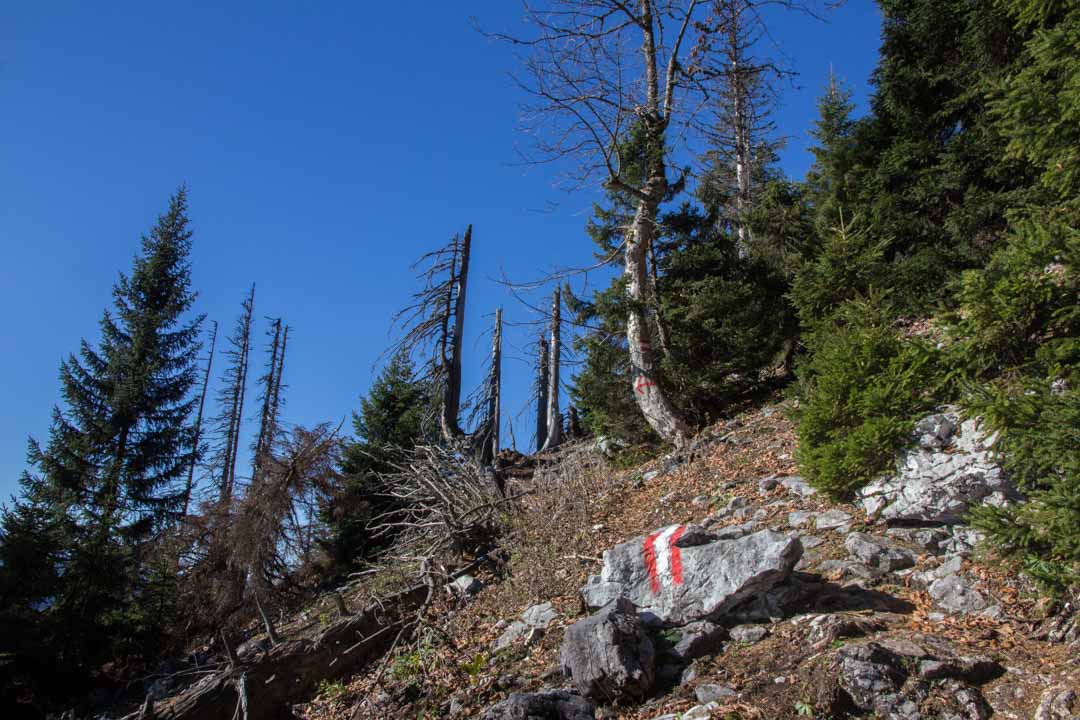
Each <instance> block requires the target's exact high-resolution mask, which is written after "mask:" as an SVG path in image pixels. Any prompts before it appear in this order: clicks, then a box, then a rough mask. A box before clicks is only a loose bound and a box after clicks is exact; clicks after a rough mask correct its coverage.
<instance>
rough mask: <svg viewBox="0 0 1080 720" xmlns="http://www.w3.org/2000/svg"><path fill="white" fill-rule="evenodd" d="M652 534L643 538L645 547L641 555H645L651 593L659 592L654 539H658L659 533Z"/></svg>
mask: <svg viewBox="0 0 1080 720" xmlns="http://www.w3.org/2000/svg"><path fill="white" fill-rule="evenodd" d="M661 532H663V530H661V531H660V532H654V533H653V534H652V535H649V536H648V537H646V538H645V545H644V546H643V547H642V553H643V554H644V555H645V569H646V570H647V571H648V573H649V585H651V586H652V591H653V593H654V594H655V593H658V592H660V578H659V577H658V576H657V574H656V538H658V537H660V533H661Z"/></svg>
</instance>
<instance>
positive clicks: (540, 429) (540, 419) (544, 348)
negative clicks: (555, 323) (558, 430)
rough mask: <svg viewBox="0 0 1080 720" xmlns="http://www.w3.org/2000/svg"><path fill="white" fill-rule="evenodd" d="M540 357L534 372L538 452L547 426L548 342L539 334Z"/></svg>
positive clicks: (545, 438) (545, 434)
mask: <svg viewBox="0 0 1080 720" xmlns="http://www.w3.org/2000/svg"><path fill="white" fill-rule="evenodd" d="M539 348H540V358H539V362H538V365H537V372H536V451H537V452H540V450H542V449H543V447H544V444H545V443H546V442H547V428H548V414H547V413H548V373H549V371H550V365H549V364H548V342H547V339H546V338H545V337H544V336H542V335H541V336H540V344H539Z"/></svg>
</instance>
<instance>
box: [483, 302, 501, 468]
mask: <svg viewBox="0 0 1080 720" xmlns="http://www.w3.org/2000/svg"><path fill="white" fill-rule="evenodd" d="M501 393H502V308H499V309H498V310H496V311H495V330H494V331H493V332H492V336H491V370H490V374H489V375H488V381H487V388H486V390H485V397H484V400H485V401H486V403H487V408H486V409H485V411H484V426H483V428H482V430H481V438H480V439H481V446H480V464H481V465H482V466H484V467H489V466H490V465H491V464H492V463H493V462H494V461H495V456H496V455H498V454H499V424H500V420H501V417H500V416H501V413H502V409H501V403H502V398H501Z"/></svg>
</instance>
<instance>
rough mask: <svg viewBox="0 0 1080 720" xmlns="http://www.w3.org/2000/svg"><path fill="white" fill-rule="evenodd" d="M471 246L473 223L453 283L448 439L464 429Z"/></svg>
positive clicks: (445, 410)
mask: <svg viewBox="0 0 1080 720" xmlns="http://www.w3.org/2000/svg"><path fill="white" fill-rule="evenodd" d="M471 248H472V225H469V227H468V228H466V229H465V236H464V237H463V238H462V240H461V252H460V254H459V255H458V258H457V263H456V265H457V267H456V273H455V274H456V277H455V279H454V282H453V287H454V317H453V320H454V327H453V330H452V331H451V333H450V357H449V364H448V367H447V368H446V383H445V385H444V386H443V401H442V418H441V419H442V422H441V425H442V433H443V437H444V438H445V439H446V440H447V441H451V440H455V439H458V438H460V437H461V436H462V435H463V433H462V431H461V425H460V423H459V421H458V415H459V413H460V411H461V351H462V345H463V344H464V336H465V296H466V291H467V290H468V285H469V252H470V250H471Z"/></svg>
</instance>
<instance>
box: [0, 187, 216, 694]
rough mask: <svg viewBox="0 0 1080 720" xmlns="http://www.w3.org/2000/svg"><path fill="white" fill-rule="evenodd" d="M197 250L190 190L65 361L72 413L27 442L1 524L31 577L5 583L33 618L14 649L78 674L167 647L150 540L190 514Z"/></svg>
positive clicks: (1, 543) (177, 198) (67, 406)
mask: <svg viewBox="0 0 1080 720" xmlns="http://www.w3.org/2000/svg"><path fill="white" fill-rule="evenodd" d="M190 251H191V231H190V229H189V227H188V218H187V193H186V191H185V189H183V188H181V189H180V190H179V191H177V193H176V194H175V195H174V196H173V197H172V198H171V200H170V202H169V208H168V210H167V211H166V212H165V213H164V214H163V215H161V216H160V217H159V218H158V221H157V224H156V225H155V226H154V227H153V229H152V230H151V231H150V233H149V234H148V235H145V236H143V238H142V247H141V252H140V253H139V254H138V255H137V256H136V257H135V260H134V263H133V267H132V271H131V273H130V274H121V275H120V277H119V279H118V281H117V282H116V284H115V285H114V287H113V292H112V296H113V307H112V308H111V309H110V310H107V311H106V312H105V313H104V316H103V318H102V320H101V323H100V330H101V338H100V340H99V342H98V343H97V345H96V346H95V345H92V344H91V343H90V342H88V341H85V340H84V341H83V342H82V344H81V347H80V351H79V354H78V355H77V356H76V355H71V356H69V357H68V358H67V359H66V360H64V361H63V362H62V363H61V366H60V382H61V396H62V398H63V405H62V406H61V407H57V408H55V409H54V411H53V418H52V420H53V421H52V427H51V428H50V431H49V440H48V442H47V443H46V444H45V445H44V446H42V445H40V444H39V443H37V442H36V441H34V440H31V441H30V452H29V460H30V465H31V469H30V470H28V471H27V473H26V474H25V475H24V476H23V479H22V487H23V493H24V494H23V497H22V498H21V499H20V500H18V501H16V503H15V505H14V507H13V508H12V509H11V510H9V511H5V513H4V516H3V531H2V540H0V556H2V557H3V558H4V561H5V571H6V570H7V563H8V561H9V558H10V559H11V561H12V562H13V564H14V566H17V567H19V568H20V570H19V575H20V576H21V577H27V578H33V579H34V582H33V583H32V585H31V586H30V587H22V588H20V587H18V586H19V585H21V584H22V581H21V577H20V578H13V577H10V576H6V577H5V578H4V583H3V588H0V594H2V595H3V597H4V600H5V605H6V606H7V607H6V610H5V616H6V617H7V618H10V617H12V616H22V617H24V618H28V619H30V621H31V622H32V623H33V626H32V627H24V628H22V630H21V632H20V633H18V634H17V635H16V636H15V638H16V639H15V642H18V638H20V637H24V638H25V637H26V633H27V632H29V633H30V634H31V636H32V637H34V642H36V643H37V644H38V645H40V646H41V647H43V648H48V649H49V651H51V652H52V653H53V659H54V661H57V662H59V664H60V665H61V666H66V667H67V668H69V669H71V670H73V671H75V672H82V673H85V672H86V671H87V670H88V669H89V668H91V667H92V666H93V665H94V664H95V663H98V662H100V661H101V660H103V659H104V658H105V657H107V656H108V654H109V653H110V652H111V651H112V650H114V649H116V648H118V647H121V646H125V647H127V648H139V647H142V649H143V650H147V651H158V650H160V649H161V631H162V628H163V626H164V625H165V624H166V623H167V622H168V621H169V618H168V617H163V616H161V615H160V612H158V610H155V609H152V608H150V607H148V604H149V603H148V602H147V603H144V602H143V601H144V600H148V599H149V593H150V590H151V588H150V584H151V580H150V576H151V575H152V573H150V572H149V571H148V570H149V564H150V563H151V561H152V555H153V544H152V541H153V540H154V539H155V537H156V536H157V535H158V533H159V532H160V531H162V530H164V529H165V528H166V527H167V526H168V524H169V523H170V522H171V520H173V519H175V517H176V516H177V515H178V514H179V513H180V512H182V509H183V507H182V506H183V500H184V491H185V482H184V480H185V477H186V474H187V470H188V467H189V465H190V462H191V460H192V456H193V454H194V453H195V451H196V449H195V437H194V435H195V434H194V428H193V425H192V423H191V416H192V411H193V410H194V407H195V405H196V403H197V401H198V398H196V397H192V395H191V390H192V388H193V386H194V385H195V383H196V382H197V380H198V368H197V359H198V351H199V339H198V338H199V331H200V327H201V324H202V321H203V318H202V317H201V316H199V317H191V316H190V315H189V311H190V309H191V306H192V303H193V302H194V300H195V293H194V292H193V291H192V289H191V270H190V265H189V260H188V256H189V254H190ZM28 548H37V550H36V551H35V552H34V554H35V555H36V557H31V555H30V553H29V552H28ZM5 575H6V572H5ZM9 599H10V601H11V602H12V604H11V605H8V601H9ZM151 638H153V640H151ZM9 641H10V636H9ZM155 641H156V642H155ZM15 652H16V655H18V652H19V649H18V648H16V650H15Z"/></svg>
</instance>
